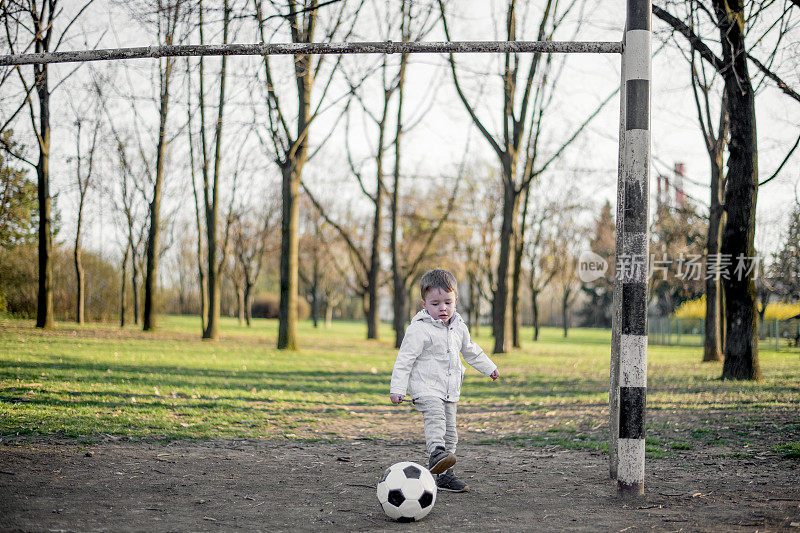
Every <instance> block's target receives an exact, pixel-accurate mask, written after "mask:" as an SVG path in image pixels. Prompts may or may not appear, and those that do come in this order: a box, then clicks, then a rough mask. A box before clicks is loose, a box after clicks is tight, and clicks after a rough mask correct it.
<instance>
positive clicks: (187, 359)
mask: <svg viewBox="0 0 800 533" xmlns="http://www.w3.org/2000/svg"><path fill="white" fill-rule="evenodd" d="M159 325H160V330H159V331H158V332H156V333H143V332H141V331H139V330H138V329H135V328H133V327H129V328H125V329H124V330H122V331H120V329H119V328H118V327H116V326H115V325H112V324H90V325H87V326H84V327H77V326H75V325H73V324H69V323H61V324H59V325H58V327H57V328H56V329H55V330H54V331H49V332H47V331H42V330H37V329H35V328H33V327H32V323H31V322H30V321H20V320H10V319H0V435H3V436H27V435H33V436H37V435H44V436H61V437H70V438H79V439H84V440H87V439H88V440H91V439H93V438H97V437H98V436H102V435H107V434H111V435H128V436H135V437H143V438H167V439H175V438H215V437H276V436H278V437H280V436H284V437H290V438H297V439H311V440H314V439H328V438H337V437H339V436H342V435H345V434H350V433H346V432H345V430H344V429H342V428H354V427H355V428H360V429H362V430H364V428H366V430H364V431H362V432H361V433H358V435H359V436H362V437H365V438H373V437H379V436H382V435H385V434H391V431H390V428H385V427H382V425H381V422H382V418H381V416H382V415H381V413H380V412H378V411H376V410H379V409H392V407H390V406H388V402H387V392H388V382H389V377H390V375H391V369H392V364H393V362H394V358H395V355H396V350H395V349H394V348H393V339H394V336H393V333H392V331H391V329H390V327H389V326H388V325H383V326H382V329H381V337H382V338H381V340H380V341H367V340H365V334H366V328H365V326H364V325H363V324H361V323H344V322H339V323H334V325H333V327H332V328H331V329H325V328H324V327H320V328H319V329H314V328H313V327H312V326H311V324H310V323H309V322H302V323H301V324H300V326H299V331H298V337H299V339H300V344H301V349H300V350H299V351H298V352H286V351H279V350H276V349H275V335H276V332H277V324H276V322H275V321H271V320H256V321H255V322H254V325H253V327H252V328H246V327H241V326H239V325H238V324H237V322H236V321H235V320H231V319H223V320H222V323H221V335H222V338H221V340H220V341H217V342H208V341H202V340H201V339H200V324H199V319H198V318H196V317H176V316H169V317H161V321H160V323H159ZM488 329H489V328H487V327H483V328H481V333H482V335H476V336H475V339H476V340H477V342H478V343H479V344H481V345H482V346H483V347H484V348H485V349H487V350H488V349H490V348H491V342H490V339H489V338H488V337H487V336H486V334H487V333H488ZM530 337H531V332H530V330H528V329H524V330H523V344H524V346H523V348H522V349H520V350H515V351H513V352H512V353H509V354H502V355H498V356H496V357H494V360H495V362H496V363H498V365H499V367H500V373H501V379H500V380H499V381H498V382H497V383H491V382H490V381H489V380H487V379H486V378H484V377H482V376H480V375H478V374H477V373H476V372H474V371H473V370H469V371H468V373H467V377H466V379H465V386H464V395H463V396H462V402H461V405H462V406H463V407H462V408H460V409H461V411H460V413H462V412H463V413H465V414H463V415H462V414H460V415H459V416H460V417H461V418H460V420H462V421H463V423H464V424H465V426H464V428H463V429H464V430H465V431H470V430H474V431H488V432H489V433H490V435H487V439H486V440H487V442H508V443H509V444H512V445H519V446H526V447H527V446H551V445H552V446H557V447H561V448H566V449H587V450H596V451H600V452H603V451H607V450H608V444H607V442H606V437H605V433H607V426H605V427H601V426H602V424H603V423H604V422H606V421H605V419H604V417H605V416H607V415H604V414H603V411H604V409H606V408H607V403H608V392H607V388H608V364H609V363H608V360H609V344H610V332H609V331H607V330H596V329H573V330H571V331H570V335H569V338H567V339H564V338H563V336H562V333H561V331H560V330H558V329H550V328H544V329H543V330H542V334H541V339H540V340H539V341H538V342H537V343H534V342H533V341H531V340H529V339H530ZM701 356H702V353H701V348H687V347H675V346H651V347H650V349H649V352H648V391H647V406H648V435H654V436H655V438H649V439H648V443H647V453H648V455H649V456H651V457H665V456H667V457H668V456H671V455H673V454H676V453H692V452H693V451H694V450H697V449H698V448H701V447H706V446H712V445H713V446H718V447H720V446H722V447H726V450H723V451H722V452H725V451H727V452H729V453H739V451H740V450H741V448H742V446H744V445H745V443H747V442H750V441H754V440H759V439H758V435H761V437H762V438H761V440H762V441H764V442H767V441H768V440H769V439H768V438H767V436H768V435H773V434H775V435H777V436H778V441H777V442H779V443H781V444H780V445H783V444H782V443H783V442H784V441H786V442H787V443H788V444H786V445H787V446H789V445H790V444H793V445H794V446H795V447H796V442H795V441H798V440H800V424H796V423H795V425H793V426H789V428H788V431H787V429H786V428H785V427H783V426H782V425H781V424H782V423H783V422H782V420H783V419H784V418H785V417H786V413H796V410H797V406H798V405H800V385H798V383H800V357H798V355H797V354H789V353H786V352H774V351H770V350H768V349H763V348H762V350H761V352H760V361H761V367H762V371H763V374H764V378H765V379H764V381H763V382H761V383H746V382H730V381H721V380H720V379H718V378H719V376H720V374H721V364H720V363H702V362H701ZM495 411H496V413H495ZM470 412H476V413H484V414H487V413H488V414H487V416H486V419H485V420H484V419H480V418H479V417H478V418H475V419H474V420H473V419H471V418H470V417H469V414H468V413H470ZM498 413H499V414H498ZM726 413H728V414H730V416H729V417H726ZM492 415H494V417H493V416H492ZM414 416H416V415H414ZM721 416H722V418H725V420H723V421H721ZM776 416H777V417H778V418H775V417H776ZM781 417H783V418H781ZM794 420H795V422H796V421H797V417H796V415H795V418H794ZM415 422H416V419H415ZM725 424H728V426H725ZM731 424H736V430H735V431H734V430H731V429H730V428H731V427H733V426H731ZM748 424H749V425H748ZM726 427H727V429H726ZM348 431H349V430H348ZM354 431H355V430H354ZM753 432H756V433H757V435H755V436H754V435H753ZM759 432H760V433H759ZM514 435H516V436H517V438H511V437H513V436H514ZM509 436H511V437H509ZM488 437H491V438H488ZM721 437H724V439H725V442H724V444H723V443H722V440H721ZM476 440H479V439H476ZM775 443H776V440H772V441H771V442H769V446H770V447H771V446H775ZM792 450H795V451H794V452H793V451H792ZM774 451H776V452H779V453H784V454H786V455H789V456H792V457H796V456H797V455H796V454H797V452H796V449H795V448H791V449H788V450H783V449H781V450H777V449H776V450H774ZM722 452H721V453H722ZM787 452H788V453H787ZM793 453H794V454H795V455H792V454H793Z"/></svg>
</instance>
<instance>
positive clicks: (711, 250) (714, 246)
mask: <svg viewBox="0 0 800 533" xmlns="http://www.w3.org/2000/svg"><path fill="white" fill-rule="evenodd" d="M720 135H722V133H720ZM722 173H723V170H722V151H721V150H720V151H719V153H718V154H715V157H714V158H712V161H711V206H710V209H709V217H708V243H707V245H706V248H707V253H708V261H712V260H715V261H717V263H718V262H719V251H720V245H721V244H722V241H721V240H722V231H721V230H722V228H723V227H724V224H725V220H724V219H725V216H724V210H723V203H722V198H723V194H724V191H723V189H722V183H723V176H722ZM712 258H713V259H712ZM717 271H719V270H717ZM721 289H722V283H721V280H720V279H717V278H716V277H714V278H711V279H706V322H705V343H704V344H705V345H704V351H703V361H722V354H723V345H722V335H723V329H722V322H723V320H722V295H723V293H722V290H721Z"/></svg>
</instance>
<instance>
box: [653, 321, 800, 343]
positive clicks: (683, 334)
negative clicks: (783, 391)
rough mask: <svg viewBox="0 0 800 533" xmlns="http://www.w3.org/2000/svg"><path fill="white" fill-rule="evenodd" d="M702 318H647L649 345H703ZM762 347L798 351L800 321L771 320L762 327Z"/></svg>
mask: <svg viewBox="0 0 800 533" xmlns="http://www.w3.org/2000/svg"><path fill="white" fill-rule="evenodd" d="M704 341H705V320H704V319H702V318H675V317H657V316H656V317H654V316H651V317H649V318H648V323H647V343H648V344H651V345H657V346H687V347H688V346H703V344H704ZM759 346H760V347H761V348H764V349H767V350H776V351H785V350H791V351H799V350H800V320H778V319H774V320H770V321H765V322H764V323H763V324H759Z"/></svg>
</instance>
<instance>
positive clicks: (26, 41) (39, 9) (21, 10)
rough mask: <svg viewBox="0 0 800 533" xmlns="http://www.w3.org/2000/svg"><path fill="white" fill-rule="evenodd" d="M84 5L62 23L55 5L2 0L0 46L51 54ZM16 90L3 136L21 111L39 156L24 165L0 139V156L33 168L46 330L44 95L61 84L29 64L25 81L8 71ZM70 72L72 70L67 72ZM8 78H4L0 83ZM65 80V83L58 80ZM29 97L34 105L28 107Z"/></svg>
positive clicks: (49, 298)
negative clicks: (15, 102) (16, 99)
mask: <svg viewBox="0 0 800 533" xmlns="http://www.w3.org/2000/svg"><path fill="white" fill-rule="evenodd" d="M92 1H93V0H89V1H88V2H86V3H84V5H83V6H81V7H79V9H78V10H77V11H75V12H74V15H73V16H72V18H71V19H65V16H64V13H65V12H64V9H63V8H62V7H61V6H60V5H59V1H58V0H6V1H3V2H0V18H2V20H3V26H4V29H5V37H6V44H7V45H8V48H9V52H10V53H11V54H15V53H21V52H26V51H31V50H32V51H33V52H36V53H45V52H54V51H56V50H58V47H59V46H60V45H61V43H62V42H63V40H64V38H65V37H66V36H67V34H68V32H69V30H70V27H71V26H72V25H73V24H74V23H75V22H76V21H77V20H78V18H80V16H81V15H82V14H83V13H84V12H85V11H86V9H87V8H88V7H89V6H90V5H91V3H92ZM62 20H63V21H64V24H63V26H62V27H63V30H61V33H58V32H57V31H56V27H57V25H58V23H59V22H61V21H62ZM13 71H14V72H16V73H17V75H18V78H19V82H20V84H21V86H22V96H21V98H20V101H19V104H18V106H17V107H16V109H14V110H13V111H11V112H10V113H8V114H7V115H6V114H5V113H3V115H2V116H0V120H2V126H0V131H5V130H6V129H7V128H8V127H9V126H10V125H11V124H12V123H13V122H14V121H15V119H16V118H17V116H18V115H19V114H20V113H22V112H23V110H27V113H26V114H27V115H28V118H29V119H30V122H31V130H32V132H33V134H34V136H35V138H36V144H37V146H38V152H39V157H38V160H37V162H36V163H34V162H32V161H30V160H28V159H27V158H26V157H25V155H24V154H22V153H20V152H19V151H17V150H15V149H14V145H13V144H10V143H8V142H7V140H6V138H5V137H4V136H0V146H1V147H2V149H3V150H4V151H6V152H7V153H9V154H10V155H12V156H14V157H16V158H17V159H19V160H20V161H22V162H23V163H27V164H28V165H30V166H31V167H34V168H36V176H37V190H38V200H39V247H38V260H39V287H38V296H37V308H36V327H38V328H52V327H53V326H54V324H55V319H54V318H53V265H52V255H53V235H52V227H51V224H52V220H51V219H52V196H51V194H50V96H51V93H52V92H53V91H54V90H55V88H57V87H58V86H59V85H60V84H61V83H62V82H63V79H62V80H61V81H60V82H57V83H56V84H55V85H54V86H53V87H51V86H50V77H49V70H48V65H47V64H37V65H33V69H32V71H31V73H32V76H26V75H25V74H24V73H23V71H22V68H21V67H20V66H19V65H17V66H15V67H14V68H13ZM73 72H74V71H73ZM7 79H8V78H7V77H4V79H3V81H6V80H7ZM64 79H66V78H64ZM33 95H35V96H36V99H37V103H38V106H34V102H33V99H32V98H31V97H32V96H33Z"/></svg>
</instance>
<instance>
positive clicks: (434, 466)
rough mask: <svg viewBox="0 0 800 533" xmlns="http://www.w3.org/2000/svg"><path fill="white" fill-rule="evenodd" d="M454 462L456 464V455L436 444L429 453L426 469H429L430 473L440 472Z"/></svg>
mask: <svg viewBox="0 0 800 533" xmlns="http://www.w3.org/2000/svg"><path fill="white" fill-rule="evenodd" d="M454 464H456V456H455V455H453V454H452V453H450V452H448V451H447V450H445V449H444V448H443V447H442V446H437V447H436V448H435V449H434V450H433V453H431V458H430V461H428V470H430V471H431V474H441V473H442V472H444V471H445V470H447V469H448V468H450V467H451V466H453V465H454Z"/></svg>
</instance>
